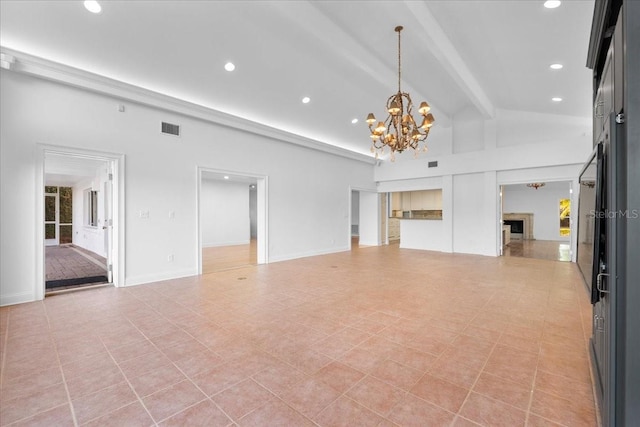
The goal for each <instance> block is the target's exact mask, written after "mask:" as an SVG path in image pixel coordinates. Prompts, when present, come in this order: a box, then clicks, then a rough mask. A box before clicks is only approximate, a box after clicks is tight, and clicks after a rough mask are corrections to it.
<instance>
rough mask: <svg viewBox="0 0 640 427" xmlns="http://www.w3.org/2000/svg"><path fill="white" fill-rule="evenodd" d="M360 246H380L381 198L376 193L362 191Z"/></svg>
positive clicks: (360, 197)
mask: <svg viewBox="0 0 640 427" xmlns="http://www.w3.org/2000/svg"><path fill="white" fill-rule="evenodd" d="M359 193H360V196H359V199H360V207H359V211H360V219H359V221H358V223H359V224H360V225H359V228H360V240H359V244H361V245H365V246H377V245H379V244H380V217H379V212H380V203H379V200H380V196H379V195H378V193H376V192H370V191H360V192H359Z"/></svg>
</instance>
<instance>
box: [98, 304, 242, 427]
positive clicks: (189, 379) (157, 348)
mask: <svg viewBox="0 0 640 427" xmlns="http://www.w3.org/2000/svg"><path fill="white" fill-rule="evenodd" d="M131 295H132V296H133V297H134V298H136V299H137V300H138V301H140V302H142V303H143V304H145V305H146V306H147V307H149V308H150V309H152V310H153V311H155V312H156V313H157V314H158V315H160V316H161V317H162V318H164V319H166V320H167V321H168V322H169V323H171V324H172V325H173V326H176V327H177V328H178V329H180V330H181V331H182V332H184V333H185V334H187V335H189V336H190V337H191V338H192V339H194V340H195V341H196V342H198V343H200V344H202V345H204V344H203V343H201V342H200V341H199V340H198V339H197V338H195V337H194V336H193V335H191V334H190V333H188V332H187V331H185V330H184V329H183V328H182V327H180V326H177V325H176V324H175V323H174V322H172V321H171V320H169V319H167V318H166V317H165V316H164V315H163V314H162V313H160V312H159V311H158V310H156V309H155V308H154V307H152V306H150V305H149V304H147V303H146V302H145V301H143V300H142V299H140V298H139V297H138V296H137V295H134V294H131ZM178 304H179V303H178ZM179 305H180V306H182V304H179ZM124 317H125V318H126V319H127V321H128V322H129V323H130V324H131V325H132V326H133V327H134V328H135V329H136V330H137V331H138V332H139V333H140V334H141V335H142V336H143V337H145V339H146V340H147V341H148V342H149V343H150V344H151V345H152V346H153V347H154V348H155V349H156V350H158V351H159V352H160V353H162V354H163V355H164V356H165V357H167V356H166V354H164V351H162V349H160V348H159V347H158V346H157V345H156V344H155V343H154V342H153V341H151V339H150V338H149V337H148V336H147V335H146V334H145V333H144V332H143V331H142V330H140V329H139V328H138V327H137V326H136V325H135V324H134V323H133V322H132V321H131V319H129V318H128V317H127V316H124ZM204 346H205V347H206V348H207V350H209V351H213V350H211V349H210V348H209V346H207V345H204ZM107 351H108V349H107ZM213 353H214V354H217V353H216V352H215V351H213ZM109 354H110V355H111V353H109ZM111 357H112V358H113V356H111ZM169 361H170V362H171V364H172V365H173V366H174V367H175V368H176V369H177V370H178V371H179V372H180V373H181V374H182V375H184V376H185V378H186V380H188V381H189V382H190V383H191V384H192V385H193V386H194V387H195V388H196V389H197V390H198V391H200V392H201V393H202V394H203V395H204V396H205V398H204V399H202V400H200V401H198V402H197V403H195V404H193V405H190V406H188V407H187V408H184V409H182V410H181V411H179V412H176V413H175V414H171V415H169V416H168V417H166V418H164V419H162V420H159V421H157V422H156V426H157V425H158V424H159V423H161V422H163V421H165V420H167V419H169V418H171V417H173V416H175V415H178V414H180V413H181V412H184V411H186V410H187V409H189V408H191V407H193V406H195V405H197V404H199V403H200V402H203V401H205V400H209V401H211V403H213V404H214V405H215V406H216V407H217V408H218V409H220V411H221V412H222V413H223V414H224V415H225V416H226V417H227V418H229V419H230V420H232V421H233V417H231V416H230V415H229V414H227V413H226V412H225V411H224V410H223V409H222V408H221V407H220V406H219V405H218V404H217V403H216V402H214V401H213V399H211V397H212V396H213V395H212V396H209V395H208V394H207V393H206V392H205V391H204V390H202V389H201V388H200V387H199V386H198V384H196V383H195V382H194V381H193V380H192V379H191V377H190V376H188V375H187V374H186V373H185V372H184V371H183V370H182V369H180V367H179V366H178V365H177V364H176V363H175V361H173V360H171V359H169ZM114 362H115V360H114ZM228 362H229V361H224V362H223V363H221V364H220V365H224V364H225V363H228ZM115 363H116V365H118V369H120V370H121V371H122V369H121V368H120V365H119V364H118V363H117V362H115ZM122 375H123V376H124V377H125V379H126V380H127V382H129V379H128V378H127V376H126V375H125V373H124V372H122ZM143 375H144V374H143ZM182 381H184V380H182ZM182 381H180V382H182ZM240 382H241V381H239V382H237V383H234V384H232V385H230V386H229V387H227V388H225V389H224V390H227V389H228V388H230V387H233V386H235V385H236V384H239V383H240ZM176 384H179V383H176ZM129 386H130V387H131V389H132V390H133V392H134V393H135V394H136V396H138V399H139V400H140V403H142V406H143V407H144V408H145V410H146V411H147V413H148V414H149V416H151V419H152V420H154V421H155V418H154V417H153V416H152V415H151V413H150V412H149V409H148V408H147V406H146V405H145V404H144V402H143V401H142V398H140V396H139V395H138V393H137V392H136V391H135V389H134V388H133V386H132V385H131V384H130V383H129ZM173 386H175V384H172V385H169V386H167V387H165V388H163V389H161V390H156V391H154V392H153V393H151V394H154V393H157V392H159V391H162V390H167V389H169V388H171V387H173ZM224 390H221V391H224ZM216 394H217V393H216ZM234 423H235V421H234Z"/></svg>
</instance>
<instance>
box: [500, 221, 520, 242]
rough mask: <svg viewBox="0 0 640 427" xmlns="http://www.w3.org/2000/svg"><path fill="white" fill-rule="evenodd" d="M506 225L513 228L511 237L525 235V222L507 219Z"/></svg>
mask: <svg viewBox="0 0 640 427" xmlns="http://www.w3.org/2000/svg"><path fill="white" fill-rule="evenodd" d="M503 222H504V225H508V226H509V227H510V228H511V235H513V234H524V221H523V220H521V219H507V220H505V221H503ZM521 238H522V237H521Z"/></svg>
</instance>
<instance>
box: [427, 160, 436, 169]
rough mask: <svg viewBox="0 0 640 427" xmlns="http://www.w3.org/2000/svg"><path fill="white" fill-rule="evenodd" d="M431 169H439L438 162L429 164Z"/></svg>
mask: <svg viewBox="0 0 640 427" xmlns="http://www.w3.org/2000/svg"><path fill="white" fill-rule="evenodd" d="M429 167H430V168H437V167H438V161H437V160H436V161H435V162H429Z"/></svg>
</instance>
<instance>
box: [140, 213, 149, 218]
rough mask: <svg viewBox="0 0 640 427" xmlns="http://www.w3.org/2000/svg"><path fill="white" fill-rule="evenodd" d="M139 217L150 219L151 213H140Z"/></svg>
mask: <svg viewBox="0 0 640 427" xmlns="http://www.w3.org/2000/svg"><path fill="white" fill-rule="evenodd" d="M139 215H140V218H141V219H149V211H140V212H139Z"/></svg>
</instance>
